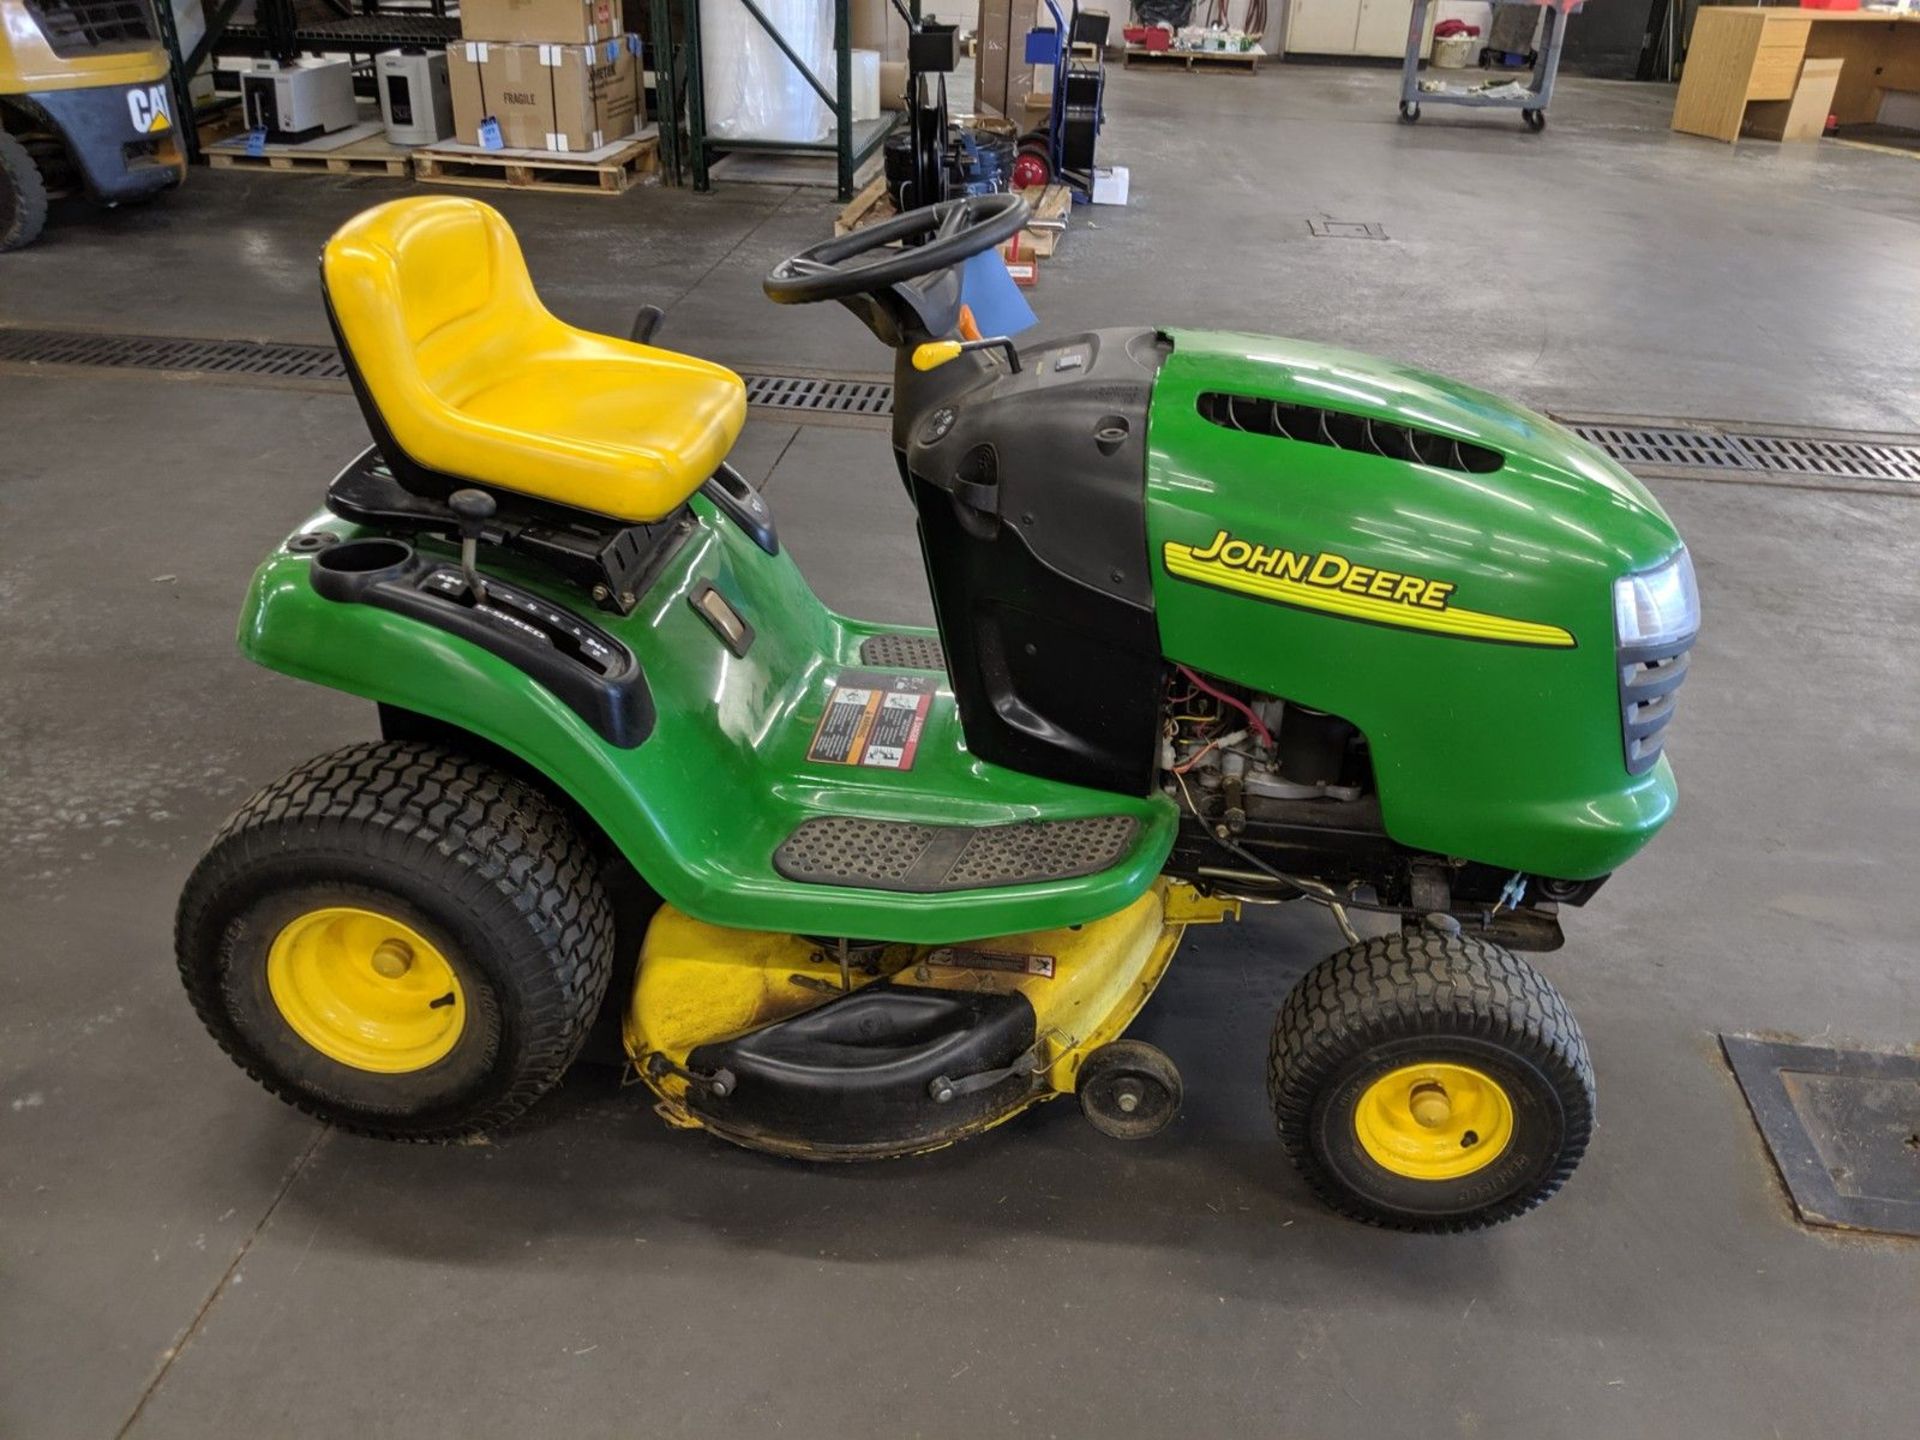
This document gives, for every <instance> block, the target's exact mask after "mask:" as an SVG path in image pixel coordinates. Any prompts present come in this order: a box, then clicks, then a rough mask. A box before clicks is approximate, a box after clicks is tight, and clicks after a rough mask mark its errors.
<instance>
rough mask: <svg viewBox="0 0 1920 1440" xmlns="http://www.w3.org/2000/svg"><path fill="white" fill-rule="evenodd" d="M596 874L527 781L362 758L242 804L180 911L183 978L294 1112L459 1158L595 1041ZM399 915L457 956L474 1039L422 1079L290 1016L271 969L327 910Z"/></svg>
mask: <svg viewBox="0 0 1920 1440" xmlns="http://www.w3.org/2000/svg"><path fill="white" fill-rule="evenodd" d="M596 871H597V866H596V859H595V856H594V854H593V852H592V851H591V849H590V847H588V846H587V845H586V844H584V843H583V841H582V839H581V837H580V835H579V834H578V833H577V832H576V830H575V828H574V826H573V825H572V823H571V822H570V821H569V819H568V817H567V816H566V814H565V813H564V812H563V811H562V810H561V809H560V807H559V806H557V805H556V804H555V803H554V802H553V801H552V800H550V799H549V798H548V797H547V796H545V795H543V794H542V793H541V792H540V791H538V790H536V789H535V788H533V787H532V786H530V785H528V784H527V783H526V782H524V781H522V780H520V779H518V778H516V777H514V776H512V775H508V774H506V773H504V772H502V771H500V770H498V769H495V768H492V767H490V766H487V765H484V764H481V763H479V762H477V761H474V760H471V759H467V758H465V757H464V756H461V755H459V754H456V753H454V752H452V751H449V750H447V749H444V748H442V747H439V746H436V745H431V744H420V743H414V742H399V741H383V742H379V743H370V744H360V745H351V746H348V747H347V748H345V749H343V750H336V751H334V752H332V753H330V754H327V755H322V756H320V757H319V758H317V759H314V760H310V761H308V762H307V763H306V764H304V765H302V766H300V767H299V768H297V769H296V770H294V771H293V772H292V773H290V774H288V775H287V776H285V777H284V778H283V779H280V780H278V781H275V782H274V783H273V784H271V785H269V786H267V787H266V788H265V789H263V790H261V791H260V792H259V793H258V794H256V795H254V796H253V798H252V799H250V800H248V801H247V802H246V804H244V805H242V806H241V807H240V809H239V811H238V812H236V813H235V815H234V816H233V818H232V819H230V820H229V821H228V822H227V824H226V825H225V827H223V828H222V830H221V831H220V833H219V834H218V835H217V836H216V837H215V838H214V841H213V844H212V846H211V847H210V848H209V849H208V851H207V853H206V855H205V856H204V857H203V858H202V859H201V861H200V863H199V865H198V866H196V867H195V869H194V872H193V874H192V876H191V877H190V878H189V880H188V881H187V886H186V889H185V891H184V893H183V894H182V895H181V897H180V905H179V910H178V913H177V916H176V921H175V947H176V952H177V957H178V960H179V966H180V978H181V979H182V980H183V981H184V982H185V984H186V988H187V994H188V996H189V997H190V998H191V999H192V1001H193V1007H194V1009H195V1011H196V1012H198V1014H199V1016H200V1018H201V1020H202V1021H203V1022H205V1024H206V1027H207V1029H208V1030H209V1031H210V1032H212V1034H213V1037H214V1039H215V1040H216V1041H218V1042H219V1044H220V1047H221V1048H222V1049H223V1050H225V1051H226V1052H227V1053H228V1054H229V1055H230V1056H232V1057H233V1059H234V1060H235V1061H236V1062H237V1063H238V1064H239V1065H240V1066H241V1067H242V1068H243V1069H244V1070H246V1072H247V1073H248V1074H249V1075H251V1076H253V1078H254V1079H256V1080H258V1081H259V1082H260V1083H261V1084H262V1085H264V1086H265V1087H266V1088H267V1089H268V1090H270V1091H272V1092H273V1093H274V1094H275V1095H278V1096H279V1097H280V1098H281V1099H282V1100H285V1101H287V1102H288V1103H289V1104H291V1105H294V1106H297V1107H298V1108H299V1109H301V1110H304V1111H306V1112H307V1113H308V1114H310V1115H313V1116H316V1117H317V1118H319V1119H322V1120H325V1121H328V1122H330V1123H332V1124H335V1125H338V1126H340V1127H341V1128H343V1129H347V1130H352V1131H355V1132H358V1133H360V1134H366V1135H375V1136H380V1137H383V1138H387V1139H395V1140H416V1141H447V1140H457V1139H461V1138H463V1137H466V1136H471V1135H475V1134H479V1133H482V1132H485V1131H488V1130H492V1129H495V1128H496V1127H498V1126H500V1125H503V1124H505V1123H506V1122H508V1121H510V1120H512V1119H514V1118H515V1117H516V1116H518V1115H520V1114H522V1113H523V1112H524V1111H525V1110H526V1109H527V1108H528V1107H529V1106H531V1105H532V1104H533V1103H534V1102H535V1101H537V1100H538V1099H539V1098H540V1097H541V1096H542V1095H544V1094H545V1093H546V1092H547V1091H548V1090H549V1089H551V1088H552V1087H553V1085H554V1084H555V1083H556V1082H557V1081H558V1080H559V1079H560V1076H561V1075H562V1074H563V1073H564V1072H565V1071H566V1069H567V1067H568V1065H569V1064H571V1063H572V1061H573V1059H574V1057H575V1056H576V1055H577V1054H578V1053H579V1050H580V1047H581V1045H582V1043H583V1042H584V1041H585V1039H586V1036H587V1032H588V1029H589V1027H590V1026H591V1025H592V1023H593V1020H594V1016H595V1014H596V1013H597V1012H598V1010H599V1008H600V1004H601V1001H602V999H603V998H604V997H605V995H606V990H607V980H608V976H609V975H610V974H611V972H612V968H613V931H614V917H613V910H612V907H611V906H610V905H609V903H608V901H607V897H606V895H605V894H604V892H603V890H602V887H601V885H600V882H599V880H598V878H597V874H596ZM333 904H346V905H353V904H360V905H363V906H366V907H368V908H374V909H382V910H385V911H387V912H389V913H391V914H393V915H395V916H396V917H398V918H400V919H402V920H404V921H405V922H406V923H408V924H409V925H412V926H413V927H414V928H415V929H417V930H418V931H420V932H421V934H423V935H424V936H426V937H428V938H429V939H431V940H432V941H433V943H434V944H435V945H436V946H438V947H439V948H440V949H441V951H442V952H443V954H445V956H446V958H447V960H448V961H449V963H450V964H451V965H452V966H453V968H454V970H455V973H456V975H457V976H458V978H459V980H460V981H461V985H462V989H463V991H464V993H465V995H466V997H467V1019H466V1024H465V1027H464V1029H463V1030H462V1032H461V1035H460V1039H459V1041H458V1042H457V1043H456V1044H455V1046H454V1048H453V1050H452V1051H451V1052H450V1053H449V1054H448V1055H446V1056H445V1057H444V1058H443V1059H441V1060H438V1061H436V1062H435V1063H434V1064H432V1065H429V1066H427V1067H425V1068H424V1069H421V1070H417V1071H412V1072H409V1073H405V1074H373V1073H370V1072H368V1071H363V1070H359V1069H356V1068H355V1067H353V1066H349V1065H344V1064H342V1063H340V1062H338V1061H336V1060H334V1059H331V1058H329V1057H328V1056H326V1055H324V1054H322V1053H321V1052H320V1051H318V1050H316V1049H315V1048H313V1047H312V1046H310V1045H308V1044H307V1043H306V1042H305V1041H304V1040H302V1039H301V1038H300V1037H299V1036H298V1035H297V1034H295V1032H294V1031H293V1030H292V1028H291V1027H290V1026H289V1025H288V1024H287V1023H286V1021H285V1020H284V1019H283V1018H282V1017H281V1015H280V1012H279V1009H278V1008H277V1007H276V1006H275V1004H274V1002H273V999H272V995H271V992H270V990H269V988H268V984H267V979H266V956H267V952H268V948H269V947H270V945H271V944H272V941H273V939H274V937H275V936H276V935H277V934H278V933H279V932H280V929H281V927H283V926H284V925H285V924H286V923H287V921H288V920H290V919H292V918H293V917H294V916H296V915H299V914H302V913H305V912H306V911H308V910H311V909H313V908H315V907H317V906H322V905H333Z"/></svg>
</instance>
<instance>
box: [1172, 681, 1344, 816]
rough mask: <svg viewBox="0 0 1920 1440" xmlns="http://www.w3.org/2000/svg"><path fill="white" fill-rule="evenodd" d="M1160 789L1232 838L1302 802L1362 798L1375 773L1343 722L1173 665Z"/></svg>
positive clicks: (1291, 812)
mask: <svg viewBox="0 0 1920 1440" xmlns="http://www.w3.org/2000/svg"><path fill="white" fill-rule="evenodd" d="M1160 774H1161V783H1162V787H1163V788H1164V789H1165V790H1166V792H1167V793H1168V794H1169V795H1170V796H1172V797H1173V799H1174V800H1175V801H1176V802H1177V803H1179V804H1180V806H1181V808H1182V809H1184V810H1186V811H1188V812H1189V813H1191V814H1193V815H1195V816H1198V817H1200V818H1202V819H1205V820H1208V821H1210V822H1213V823H1215V824H1224V825H1225V826H1226V827H1227V829H1228V831H1229V832H1230V833H1234V834H1237V833H1239V832H1240V831H1242V830H1243V829H1244V828H1245V826H1246V823H1247V821H1248V820H1249V819H1252V820H1263V819H1275V820H1277V819H1280V818H1282V817H1292V816H1295V815H1297V814H1298V806H1299V804H1300V803H1301V802H1303V801H1306V802H1313V801H1318V802H1326V803H1330V804H1337V803H1341V802H1348V803H1350V802H1352V801H1356V800H1359V799H1361V798H1362V797H1364V796H1365V795H1366V794H1367V793H1368V792H1369V790H1370V789H1371V784H1372V766H1371V764H1370V761H1369V759H1368V755H1367V745H1366V740H1365V738H1364V737H1363V736H1362V735H1361V734H1360V732H1359V731H1358V730H1356V729H1355V728H1354V727H1353V726H1352V725H1351V724H1349V723H1348V722H1347V721H1345V720H1342V719H1341V718H1340V717H1339V716H1337V715H1328V714H1325V713H1323V712H1321V711H1318V710H1310V709H1307V708H1306V707H1305V706H1301V705H1294V704H1290V703H1288V702H1287V701H1285V700H1281V699H1278V698H1276V697H1274V696H1271V695H1237V694H1235V693H1234V692H1233V690H1232V689H1230V688H1229V687H1228V686H1227V685H1225V684H1224V683H1222V682H1219V681H1214V680H1208V679H1206V678H1204V677H1202V676H1200V675H1198V674H1196V673H1195V672H1194V671H1192V670H1189V669H1187V668H1186V667H1185V666H1177V667H1175V668H1174V670H1173V671H1172V672H1171V674H1170V676H1169V678H1168V681H1167V692H1166V696H1165V702H1164V704H1163V706H1162V714H1161V731H1160Z"/></svg>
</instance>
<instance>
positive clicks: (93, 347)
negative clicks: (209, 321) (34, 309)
mask: <svg viewBox="0 0 1920 1440" xmlns="http://www.w3.org/2000/svg"><path fill="white" fill-rule="evenodd" d="M0 361H12V362H15V363H17V364H34V365H87V366H95V367H99V368H103V369H112V370H172V371H184V372H188V373H191V374H196V375H234V376H251V377H255V378H260V379H272V380H331V381H340V380H345V379H346V378H347V369H346V366H345V365H343V364H342V363H341V361H340V352H339V351H338V350H336V349H335V348H334V347H333V346H331V345H280V344H262V343H261V342H259V341H257V340H190V339H185V338H182V337H180V336H161V335H93V334H87V333H85V332H81V331H72V330H12V329H0Z"/></svg>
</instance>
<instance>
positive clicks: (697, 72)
mask: <svg viewBox="0 0 1920 1440" xmlns="http://www.w3.org/2000/svg"><path fill="white" fill-rule="evenodd" d="M667 3H668V0H654V13H655V15H656V16H658V15H660V13H661V12H662V11H663V10H664V9H665V8H666V4H667ZM740 4H742V5H743V6H745V7H746V11H747V14H748V15H749V16H751V17H752V19H753V21H754V23H755V24H757V25H758V26H759V27H760V28H761V29H762V30H764V31H766V32H767V34H768V35H769V36H770V37H771V38H772V40H773V43H774V44H775V45H777V46H778V47H779V49H780V53H781V54H782V55H784V56H785V57H786V59H787V61H788V63H789V64H791V65H792V66H793V67H794V69H796V70H798V71H799V72H800V74H801V76H802V78H804V79H805V80H806V82H807V84H808V85H809V86H811V87H812V89H813V92H814V93H815V94H816V95H818V96H819V97H820V98H821V99H822V100H824V101H825V102H826V105H827V109H828V111H829V112H830V113H831V114H832V117H833V133H832V134H831V135H830V136H829V137H828V138H827V139H825V140H756V139H744V140H741V139H723V138H720V137H718V136H715V135H712V134H710V133H709V132H708V130H707V97H706V80H705V75H704V72H703V71H702V70H701V66H700V0H683V7H684V8H683V12H682V13H683V15H684V17H685V22H686V33H685V35H684V36H683V37H682V46H681V48H683V49H684V51H685V56H686V65H685V76H684V84H685V87H686V109H687V154H686V157H685V159H686V162H687V164H688V167H689V168H690V169H691V171H692V174H693V188H694V189H695V190H699V191H707V190H711V189H712V188H713V175H712V164H713V158H714V156H715V154H716V153H724V152H726V151H730V150H738V151H750V150H751V151H759V152H762V153H768V154H785V155H822V154H824V155H832V156H833V157H834V163H835V169H836V171H837V177H836V178H837V181H838V186H839V195H840V199H841V200H843V201H846V200H851V199H852V198H853V177H854V176H855V175H856V174H857V173H858V172H859V169H860V167H861V166H862V165H864V164H865V163H866V162H867V160H868V159H869V158H871V157H872V156H873V154H874V153H875V152H876V151H878V150H879V149H880V147H881V146H882V145H884V144H886V142H887V137H888V136H889V135H891V134H892V133H893V128H894V126H895V125H896V124H898V123H899V118H900V117H899V115H898V114H897V113H896V112H894V111H891V110H885V109H883V110H882V111H881V114H880V118H879V119H878V120H869V121H862V122H857V123H856V122H855V120H854V119H853V25H852V6H851V5H850V4H849V3H848V0H833V54H834V59H835V61H836V62H837V73H836V74H835V76H834V77H833V78H834V80H835V84H834V85H833V86H832V88H831V89H829V88H828V85H827V83H826V82H825V81H823V80H822V79H821V78H820V77H819V76H818V75H816V74H814V73H813V71H812V70H811V69H809V68H808V67H807V65H806V63H805V62H804V61H803V60H801V58H800V55H799V52H798V51H796V50H795V49H794V48H793V46H792V44H791V43H790V42H789V41H788V40H787V37H786V36H784V35H782V34H781V33H780V29H779V27H778V26H776V25H775V24H774V23H773V22H772V21H771V20H769V19H768V18H767V14H766V12H765V11H764V10H762V9H761V8H760V6H759V5H758V4H757V3H756V0H740ZM911 8H912V14H913V17H914V19H915V20H918V19H919V18H920V0H912V7H911ZM656 63H657V64H660V66H661V68H662V69H665V68H668V67H667V66H665V64H664V63H663V61H662V60H661V59H660V57H659V56H656ZM676 88H677V87H676ZM660 104H661V111H662V115H663V116H664V115H667V114H669V113H671V112H669V111H668V110H667V97H666V96H665V95H664V94H663V95H662V96H661V100H660ZM669 128H670V127H669V126H668V125H666V124H665V123H662V125H661V127H660V129H661V133H662V134H663V135H664V134H665V133H666V131H667V130H668V129H669ZM675 168H677V165H676V167H675Z"/></svg>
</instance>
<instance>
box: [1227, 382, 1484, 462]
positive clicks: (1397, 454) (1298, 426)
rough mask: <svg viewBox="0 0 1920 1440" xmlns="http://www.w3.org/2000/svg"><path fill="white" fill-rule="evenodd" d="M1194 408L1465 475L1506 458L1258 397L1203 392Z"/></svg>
mask: <svg viewBox="0 0 1920 1440" xmlns="http://www.w3.org/2000/svg"><path fill="white" fill-rule="evenodd" d="M1199 410H1200V415H1201V417H1202V418H1203V419H1206V420H1209V421H1211V422H1212V423H1213V424H1215V425H1218V426H1220V427H1221V428H1222V429H1225V430H1240V431H1244V432H1245V433H1247V434H1249V435H1272V436H1275V437H1277V438H1278V439H1281V440H1300V441H1304V442H1305V443H1306V444H1309V445H1327V446H1331V447H1332V448H1333V449H1335V450H1357V451H1359V452H1360V453H1361V454H1363V455H1379V456H1382V457H1384V458H1385V459H1388V460H1409V461H1412V462H1413V463H1414V464H1416V465H1431V466H1434V467H1436V468H1437V469H1441V470H1458V471H1461V472H1463V473H1465V474H1469V475H1490V474H1492V473H1493V472H1494V471H1495V470H1498V469H1499V468H1500V467H1501V466H1503V465H1505V464H1506V463H1507V457H1506V456H1504V455H1502V454H1501V453H1500V452H1499V451H1498V450H1489V449H1488V448H1487V447H1486V446H1484V445H1475V444H1473V443H1471V442H1470V441H1465V440H1456V439H1454V438H1453V437H1452V436H1451V435H1441V434H1439V433H1437V432H1435V431H1432V430H1422V429H1419V428H1418V427H1416V426H1413V425H1399V424H1395V423H1394V422H1393V421H1390V420H1373V419H1369V418H1368V417H1367V416H1365V415H1349V414H1347V413H1345V412H1344V411H1340V410H1321V409H1318V408H1316V407H1314V406H1311V405H1290V404H1287V403H1286V402H1285V401H1281V400H1267V399H1264V398H1262V397H1260V396H1258V395H1228V394H1226V393H1224V392H1223V391H1219V390H1208V391H1205V392H1203V393H1202V394H1201V396H1200V400H1199Z"/></svg>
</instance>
